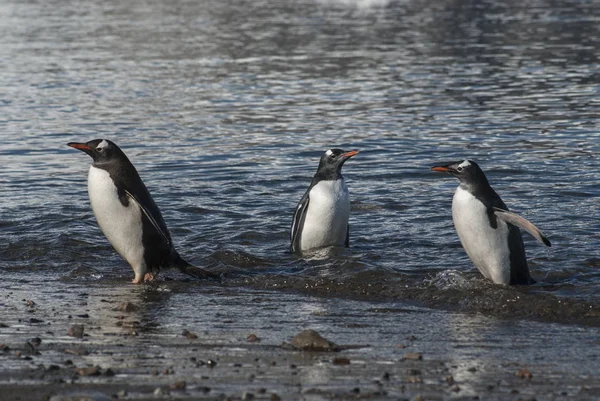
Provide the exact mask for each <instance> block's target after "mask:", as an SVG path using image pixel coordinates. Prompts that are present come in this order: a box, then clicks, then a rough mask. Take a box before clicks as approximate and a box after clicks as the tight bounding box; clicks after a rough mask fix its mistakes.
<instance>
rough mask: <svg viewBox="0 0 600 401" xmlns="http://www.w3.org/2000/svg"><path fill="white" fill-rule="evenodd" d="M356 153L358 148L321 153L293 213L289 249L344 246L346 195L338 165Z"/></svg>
mask: <svg viewBox="0 0 600 401" xmlns="http://www.w3.org/2000/svg"><path fill="white" fill-rule="evenodd" d="M356 154H358V150H351V151H349V152H345V151H343V150H341V149H330V150H328V151H326V152H325V153H324V154H323V156H321V160H320V162H319V167H318V168H317V173H316V174H315V176H314V177H313V179H312V182H311V183H310V186H309V187H308V189H307V190H306V192H305V193H304V196H303V197H302V199H301V200H300V202H299V203H298V206H297V207H296V212H295V213H294V219H293V221H292V229H291V236H290V237H291V238H290V239H291V251H292V252H301V251H306V250H309V249H314V248H321V247H325V246H342V245H343V246H345V247H348V245H349V233H350V230H349V226H348V218H349V217H350V197H349V195H348V187H347V186H346V183H345V182H344V177H342V166H343V165H344V163H345V162H346V160H348V159H350V158H351V157H352V156H354V155H356Z"/></svg>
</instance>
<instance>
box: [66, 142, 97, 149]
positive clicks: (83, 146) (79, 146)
mask: <svg viewBox="0 0 600 401" xmlns="http://www.w3.org/2000/svg"><path fill="white" fill-rule="evenodd" d="M67 146H70V147H72V148H75V149H79V150H84V151H85V150H92V148H90V147H89V146H87V145H86V144H85V143H77V142H69V143H67Z"/></svg>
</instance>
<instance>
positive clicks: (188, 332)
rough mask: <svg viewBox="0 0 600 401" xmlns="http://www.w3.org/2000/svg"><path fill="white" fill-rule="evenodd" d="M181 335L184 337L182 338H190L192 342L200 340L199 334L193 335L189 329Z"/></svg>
mask: <svg viewBox="0 0 600 401" xmlns="http://www.w3.org/2000/svg"><path fill="white" fill-rule="evenodd" d="M181 335H182V336H184V337H187V338H189V339H190V340H195V339H196V338H198V335H197V334H194V333H192V332H191V331H189V330H188V329H184V330H183V331H182V332H181Z"/></svg>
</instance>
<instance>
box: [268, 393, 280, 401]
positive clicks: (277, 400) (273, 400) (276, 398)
mask: <svg viewBox="0 0 600 401" xmlns="http://www.w3.org/2000/svg"><path fill="white" fill-rule="evenodd" d="M270 400H271V401H281V397H280V396H278V395H277V394H275V393H273V394H271V398H270Z"/></svg>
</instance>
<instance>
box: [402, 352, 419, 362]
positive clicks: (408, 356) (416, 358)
mask: <svg viewBox="0 0 600 401" xmlns="http://www.w3.org/2000/svg"><path fill="white" fill-rule="evenodd" d="M402 359H403V360H411V361H420V360H422V359H423V355H421V354H420V353H418V352H407V353H406V354H404V356H403V357H402Z"/></svg>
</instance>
